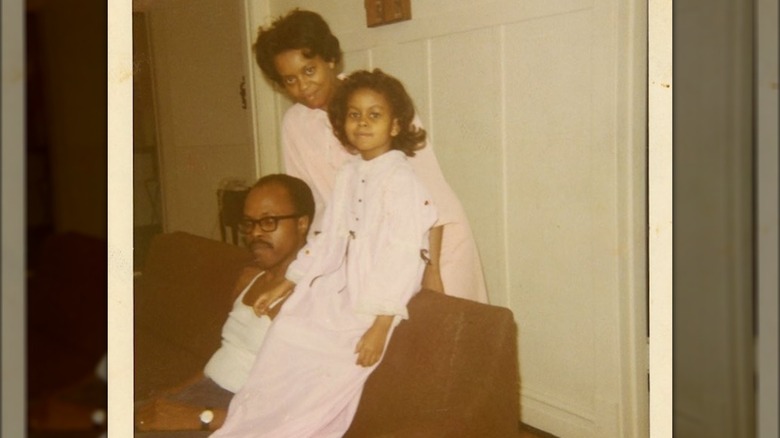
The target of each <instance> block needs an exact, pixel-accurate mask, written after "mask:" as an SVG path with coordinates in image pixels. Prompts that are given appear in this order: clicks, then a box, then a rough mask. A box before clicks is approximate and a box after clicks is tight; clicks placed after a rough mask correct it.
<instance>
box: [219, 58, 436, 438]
mask: <svg viewBox="0 0 780 438" xmlns="http://www.w3.org/2000/svg"><path fill="white" fill-rule="evenodd" d="M329 116H330V119H331V122H332V123H333V128H334V130H335V132H336V135H337V137H338V138H339V139H341V140H342V141H343V142H344V144H345V146H346V147H348V148H349V149H350V150H354V151H356V152H357V154H358V156H357V157H354V158H353V159H352V160H351V161H349V162H347V163H346V164H345V165H344V166H343V167H342V169H341V170H340V171H339V173H338V175H337V177H336V181H335V186H334V188H333V198H332V200H331V203H330V204H329V205H328V206H327V208H326V212H325V215H324V217H323V224H322V225H323V226H322V232H321V233H320V234H317V235H316V236H314V237H313V238H312V239H311V240H310V242H309V243H307V245H306V246H305V247H304V248H303V249H301V251H300V252H299V253H298V257H297V259H296V260H295V261H294V262H293V263H292V264H290V266H289V268H288V269H287V275H286V279H284V280H282V281H281V282H280V283H279V284H278V285H277V286H276V287H273V288H270V289H269V290H268V291H267V292H266V293H264V294H263V298H262V299H261V300H259V301H258V303H257V304H256V311H257V312H258V313H261V314H262V313H265V312H266V311H267V310H268V307H269V306H270V305H272V303H274V302H275V301H276V300H278V299H279V298H281V297H283V296H286V295H287V294H288V293H290V291H291V290H292V289H293V288H294V293H292V294H291V295H290V296H289V298H288V299H287V301H286V303H285V305H284V307H283V308H282V309H281V310H280V311H279V314H278V315H277V316H276V319H275V320H274V323H273V324H272V326H271V328H270V330H269V332H268V335H267V337H266V339H265V342H264V344H263V346H262V348H261V350H260V352H259V354H258V358H257V361H256V362H255V364H254V366H253V368H252V370H251V371H250V375H249V379H248V381H247V383H246V384H245V385H244V387H243V388H242V389H241V391H240V392H239V393H237V394H236V395H235V397H234V398H233V400H232V401H231V404H230V407H229V410H228V416H227V419H226V421H225V424H224V426H223V427H222V429H220V430H218V431H217V432H216V433H215V434H214V435H212V436H214V437H274V438H282V437H295V438H303V437H313V436H316V437H341V436H342V435H343V434H344V433H345V432H346V430H347V429H348V428H349V425H350V423H351V421H352V418H353V416H354V414H355V411H356V409H357V405H358V401H359V399H360V393H361V392H362V389H363V384H364V382H365V381H366V379H367V378H368V376H369V374H370V373H371V372H372V371H373V369H374V368H375V367H376V365H377V364H378V363H379V361H380V359H381V358H382V355H383V353H384V350H385V346H386V345H387V342H388V340H389V338H390V335H391V333H392V330H393V328H394V327H395V326H396V324H397V323H398V322H399V321H400V320H401V319H404V318H406V317H407V310H406V304H407V302H408V301H409V299H410V298H411V297H412V295H413V294H414V293H416V292H417V291H418V289H419V288H420V281H421V278H422V274H423V270H424V267H425V264H426V262H425V260H426V254H427V251H428V233H429V230H430V228H431V227H432V226H433V224H434V223H435V221H436V210H435V209H434V206H433V203H432V202H431V199H430V196H429V195H428V192H427V190H426V188H425V187H424V186H423V184H422V183H421V182H420V181H419V180H418V178H417V176H416V174H415V172H414V171H413V170H412V168H411V166H410V164H409V162H408V160H407V157H412V156H414V155H415V150H417V149H419V148H421V147H422V146H423V145H424V141H425V131H423V130H422V129H419V128H415V127H414V126H413V125H412V119H413V117H414V107H413V105H412V101H411V99H410V98H409V96H408V95H407V94H406V91H405V90H404V87H403V85H401V83H400V82H399V81H398V80H396V79H395V78H392V77H390V76H388V75H386V74H384V73H382V72H381V71H379V70H375V71H374V72H367V71H360V72H356V73H354V74H353V75H352V76H350V77H349V78H347V79H345V80H344V82H343V84H342V85H341V86H340V87H339V89H338V90H337V91H336V94H335V95H334V97H333V100H332V102H331V105H330V109H329Z"/></svg>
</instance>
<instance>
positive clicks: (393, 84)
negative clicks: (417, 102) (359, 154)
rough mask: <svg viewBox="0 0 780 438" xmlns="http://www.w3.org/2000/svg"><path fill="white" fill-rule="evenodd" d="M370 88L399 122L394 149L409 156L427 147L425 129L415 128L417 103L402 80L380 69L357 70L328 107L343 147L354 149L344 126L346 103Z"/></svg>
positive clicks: (330, 117) (332, 124)
mask: <svg viewBox="0 0 780 438" xmlns="http://www.w3.org/2000/svg"><path fill="white" fill-rule="evenodd" d="M362 89H369V90H372V91H375V92H377V93H379V94H381V95H382V96H384V97H385V99H386V100H387V103H388V104H389V105H390V111H391V113H392V114H391V116H392V118H395V119H398V125H399V127H400V132H399V133H398V135H396V136H395V137H393V141H392V145H391V147H392V148H393V149H398V150H400V151H402V152H403V153H405V154H406V155H407V156H409V157H413V156H414V151H417V150H420V149H422V148H424V147H425V136H426V133H425V130H424V129H422V128H420V127H419V126H414V124H412V121H413V120H414V103H413V102H412V98H411V97H409V94H408V93H407V92H406V89H405V88H404V86H403V84H402V83H401V81H399V80H398V79H396V78H394V77H393V76H390V75H388V74H386V73H384V72H383V71H382V70H380V69H378V68H377V69H374V71H367V70H358V71H355V72H354V73H352V74H351V75H349V76H348V77H347V78H346V79H344V80H343V81H342V82H341V84H340V85H339V87H338V88H337V89H336V92H335V94H334V95H333V99H332V100H331V102H330V105H329V106H328V118H329V119H330V124H331V126H333V133H334V134H335V135H336V138H338V139H339V141H340V142H341V144H342V145H344V147H346V148H347V149H348V150H349V151H350V152H353V153H354V152H355V148H354V147H353V146H352V145H351V144H350V143H349V140H348V139H347V133H346V131H345V130H344V124H345V122H346V120H347V104H348V102H349V98H350V97H351V96H352V94H353V93H355V91H357V90H362Z"/></svg>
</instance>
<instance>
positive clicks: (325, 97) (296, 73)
mask: <svg viewBox="0 0 780 438" xmlns="http://www.w3.org/2000/svg"><path fill="white" fill-rule="evenodd" d="M274 65H275V66H276V71H277V72H278V73H279V76H281V77H282V85H284V89H285V90H286V91H287V94H289V95H290V97H291V98H292V99H293V100H294V101H296V102H298V103H301V104H303V105H306V106H308V107H309V108H314V109H316V108H320V109H327V106H328V103H330V99H331V98H332V97H333V93H334V91H335V90H336V86H337V85H338V77H337V76H336V65H335V64H334V63H333V62H327V61H325V60H324V59H322V57H320V56H319V55H317V56H314V57H312V58H307V57H305V56H304V55H303V51H302V50H300V49H294V50H288V51H286V52H282V53H280V54H278V55H276V57H275V58H274Z"/></svg>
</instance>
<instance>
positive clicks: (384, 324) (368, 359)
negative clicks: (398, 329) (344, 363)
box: [355, 315, 393, 367]
mask: <svg viewBox="0 0 780 438" xmlns="http://www.w3.org/2000/svg"><path fill="white" fill-rule="evenodd" d="M392 322H393V316H392V315H377V317H376V319H375V320H374V323H373V324H372V325H371V327H369V328H368V330H366V332H365V333H364V334H363V336H362V337H361V338H360V341H358V343H357V346H355V353H356V354H357V355H358V357H357V362H356V363H357V364H358V365H360V366H364V367H370V366H372V365H374V364H376V363H377V362H379V359H381V358H382V353H383V352H384V351H385V343H386V342H387V334H388V333H389V332H390V325H391V324H392Z"/></svg>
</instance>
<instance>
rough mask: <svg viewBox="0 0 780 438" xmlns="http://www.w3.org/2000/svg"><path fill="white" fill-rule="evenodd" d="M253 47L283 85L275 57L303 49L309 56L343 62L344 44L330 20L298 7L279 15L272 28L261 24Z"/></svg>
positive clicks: (271, 77)
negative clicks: (342, 47) (329, 25)
mask: <svg viewBox="0 0 780 438" xmlns="http://www.w3.org/2000/svg"><path fill="white" fill-rule="evenodd" d="M253 49H254V52H255V60H257V64H258V65H259V66H260V70H262V71H263V74H264V75H265V76H266V77H267V78H268V79H269V80H271V81H272V82H275V83H276V84H278V85H280V86H283V85H284V84H283V81H282V77H281V76H280V75H279V72H277V71H276V66H275V65H274V58H276V55H278V54H280V53H283V52H286V51H288V50H302V51H303V56H305V57H306V58H309V59H311V58H314V57H315V56H320V57H321V58H322V59H323V60H325V61H326V62H333V63H334V64H338V63H340V62H341V46H340V45H339V40H338V38H336V36H335V35H333V33H331V31H330V27H328V23H326V22H325V20H324V19H323V18H322V17H321V16H320V15H319V14H317V13H316V12H311V11H304V10H301V9H298V8H296V9H293V10H292V11H290V12H288V13H287V15H284V16H281V17H279V18H277V19H276V20H275V21H274V22H273V23H271V25H270V26H269V27H266V28H263V27H260V29H259V30H258V32H257V39H256V40H255V43H254V45H253Z"/></svg>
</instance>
